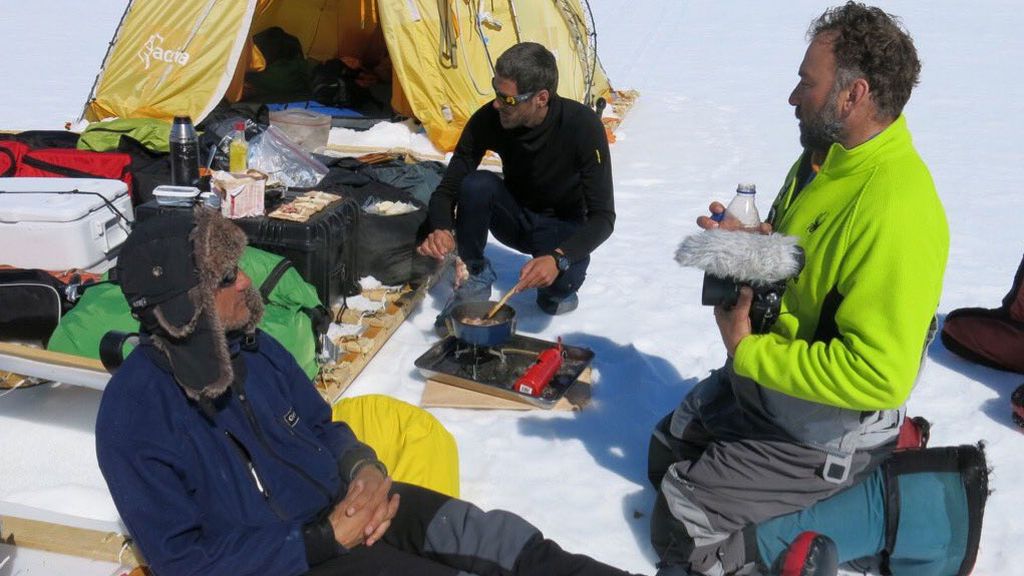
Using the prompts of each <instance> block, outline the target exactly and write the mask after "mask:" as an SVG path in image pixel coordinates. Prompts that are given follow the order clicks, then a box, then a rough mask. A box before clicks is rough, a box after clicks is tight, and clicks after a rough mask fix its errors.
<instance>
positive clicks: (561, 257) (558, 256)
mask: <svg viewBox="0 0 1024 576" xmlns="http://www.w3.org/2000/svg"><path fill="white" fill-rule="evenodd" d="M551 257H552V258H554V259H555V266H558V272H559V273H562V272H565V271H566V270H568V269H569V266H570V265H572V262H569V257H568V256H566V255H565V254H562V253H561V252H552V253H551Z"/></svg>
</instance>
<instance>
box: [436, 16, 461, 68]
mask: <svg viewBox="0 0 1024 576" xmlns="http://www.w3.org/2000/svg"><path fill="white" fill-rule="evenodd" d="M437 16H438V24H439V25H440V26H439V28H440V38H438V50H439V52H438V61H439V62H440V64H441V66H443V67H445V68H458V67H459V60H458V54H457V53H456V38H457V32H456V30H455V28H454V27H453V19H452V7H451V0H437ZM456 16H457V15H456Z"/></svg>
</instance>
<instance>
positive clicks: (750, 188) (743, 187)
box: [736, 182, 757, 194]
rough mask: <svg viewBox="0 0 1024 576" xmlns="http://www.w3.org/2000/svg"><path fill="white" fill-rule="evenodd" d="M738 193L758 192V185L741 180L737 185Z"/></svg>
mask: <svg viewBox="0 0 1024 576" xmlns="http://www.w3.org/2000/svg"><path fill="white" fill-rule="evenodd" d="M736 193H737V194H756V193H757V186H756V185H754V184H748V183H743V182H741V183H739V184H737V185H736Z"/></svg>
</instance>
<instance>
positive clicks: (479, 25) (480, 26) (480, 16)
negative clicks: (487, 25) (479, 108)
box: [470, 0, 494, 92]
mask: <svg viewBox="0 0 1024 576" xmlns="http://www.w3.org/2000/svg"><path fill="white" fill-rule="evenodd" d="M475 12H476V13H475V14H473V20H474V21H475V22H476V33H477V34H479V35H480V43H481V44H483V46H484V54H486V55H487V65H488V66H490V68H491V76H493V75H494V60H493V59H492V58H491V49H490V48H489V47H488V46H487V44H488V38H487V36H484V23H483V20H484V7H483V0H477V3H476V10H475ZM470 76H471V77H472V75H470ZM473 85H474V86H476V82H475V81H474V82H473ZM479 91H480V88H479V87H477V92H479Z"/></svg>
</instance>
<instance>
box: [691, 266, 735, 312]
mask: <svg viewBox="0 0 1024 576" xmlns="http://www.w3.org/2000/svg"><path fill="white" fill-rule="evenodd" d="M739 296H740V286H739V284H737V283H736V282H735V281H734V280H732V279H730V278H719V277H718V276H712V275H711V274H704V287H703V288H702V289H701V293H700V303H701V304H703V305H705V306H725V307H726V308H731V307H733V306H735V305H736V300H737V299H738V298H739Z"/></svg>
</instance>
